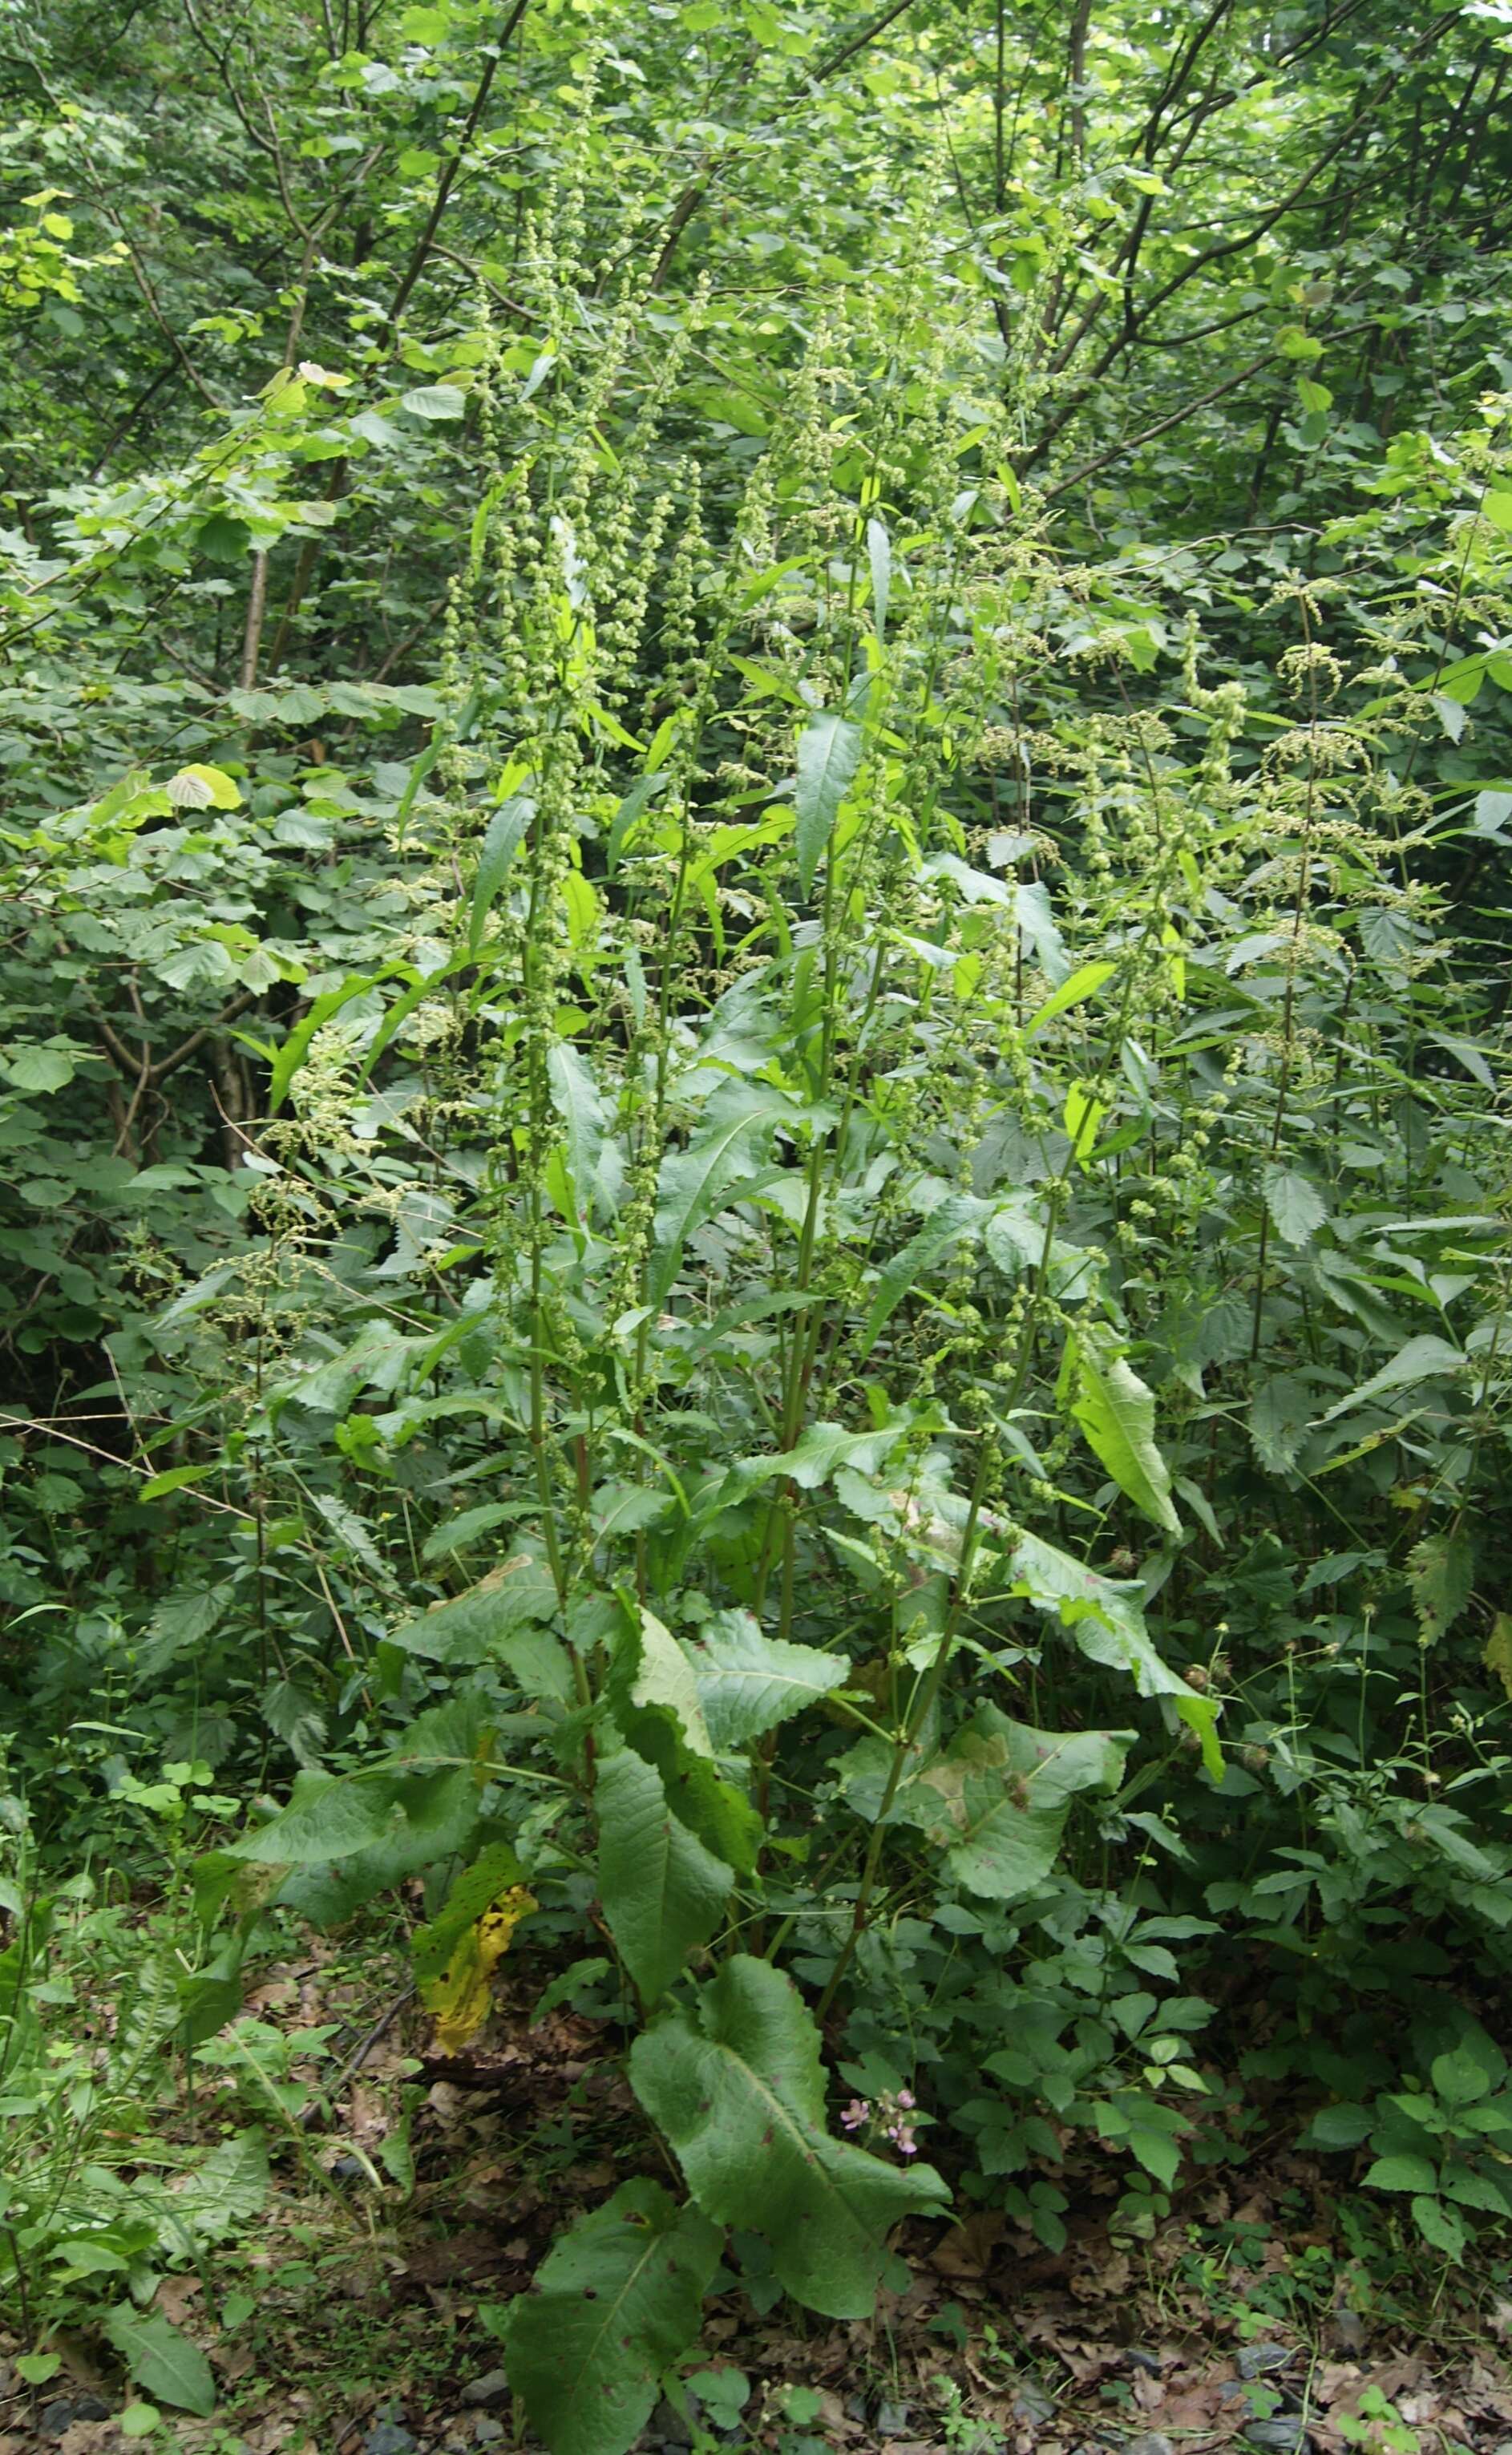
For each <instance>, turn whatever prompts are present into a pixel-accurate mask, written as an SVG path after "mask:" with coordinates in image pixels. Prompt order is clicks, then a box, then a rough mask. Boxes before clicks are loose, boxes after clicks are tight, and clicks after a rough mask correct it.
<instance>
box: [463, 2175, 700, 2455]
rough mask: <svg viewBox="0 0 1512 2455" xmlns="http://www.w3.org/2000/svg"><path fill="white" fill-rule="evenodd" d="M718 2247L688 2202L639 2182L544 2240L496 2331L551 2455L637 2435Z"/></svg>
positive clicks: (678, 2352) (599, 2453) (676, 2355)
mask: <svg viewBox="0 0 1512 2455" xmlns="http://www.w3.org/2000/svg"><path fill="white" fill-rule="evenodd" d="M719 2248H720V2236H719V2231H718V2228H717V2226H716V2225H712V2224H711V2223H710V2222H709V2221H708V2219H707V2218H706V2217H703V2216H700V2214H699V2213H698V2210H697V2209H696V2208H688V2207H682V2208H679V2207H678V2206H677V2204H676V2202H675V2201H674V2200H672V2199H671V2198H669V2196H668V2194H667V2193H666V2192H665V2191H664V2190H663V2189H662V2187H661V2185H660V2183H659V2182H651V2181H632V2182H622V2183H621V2184H620V2186H619V2188H618V2190H617V2191H616V2192H615V2195H614V2198H613V2199H611V2200H606V2201H605V2202H604V2204H603V2206H602V2207H601V2208H595V2209H594V2210H593V2212H592V2214H591V2215H589V2216H585V2217H579V2218H578V2220H577V2222H576V2223H575V2225H574V2226H573V2228H572V2230H571V2231H570V2232H569V2233H566V2234H564V2235H563V2236H562V2237H561V2239H560V2241H558V2242H555V2243H554V2245H553V2247H552V2250H551V2253H550V2255H549V2256H548V2257H547V2258H546V2259H545V2260H544V2261H543V2262H542V2263H541V2265H540V2267H539V2268H538V2269H537V2270H536V2273H535V2279H534V2284H533V2286H532V2289H531V2291H530V2292H529V2293H522V2294H520V2295H519V2296H518V2297H517V2299H516V2300H515V2301H514V2302H512V2303H510V2305H509V2308H508V2311H507V2313H506V2314H505V2315H504V2317H503V2322H502V2325H500V2326H498V2332H499V2333H500V2334H502V2336H503V2339H504V2361H505V2366H506V2368H507V2370H508V2372H509V2382H510V2384H511V2386H512V2387H513V2388H514V2392H515V2394H516V2395H517V2396H518V2397H519V2399H520V2402H521V2403H522V2404H524V2406H525V2410H526V2413H527V2415H528V2417H529V2420H530V2423H531V2426H532V2428H533V2429H536V2430H538V2431H539V2433H540V2435H541V2437H542V2438H543V2439H544V2440H545V2441H546V2444H547V2445H548V2446H549V2447H550V2448H551V2450H552V2455H624V2450H625V2448H626V2447H627V2446H629V2445H632V2444H633V2442H634V2441H635V2439H636V2438H638V2437H639V2435H640V2432H641V2430H642V2429H643V2428H644V2427H645V2425H646V2423H647V2421H648V2420H649V2419H650V2417H651V2410H652V2406H653V2405H654V2404H655V2401H656V2390H657V2383H658V2381H659V2379H660V2377H661V2374H662V2372H663V2371H664V2370H667V2369H670V2368H671V2367H672V2365H673V2364H674V2363H675V2362H677V2361H679V2360H680V2359H681V2357H682V2355H683V2354H684V2353H685V2352H686V2351H687V2349H688V2346H689V2345H690V2344H691V2343H693V2341H694V2338H695V2337H696V2334H697V2332H698V2317H699V2312H700V2309H701V2307H702V2304H703V2297H704V2295H705V2294H706V2293H707V2292H708V2290H709V2287H710V2284H711V2283H713V2281H714V2272H715V2269H716V2266H717V2264H718V2261H719ZM485 2318H486V2320H487V2321H489V2322H494V2314H493V2313H492V2312H487V2313H485ZM494 2323H495V2324H496V2322H494Z"/></svg>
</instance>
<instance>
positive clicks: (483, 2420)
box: [473, 2412, 504, 2446]
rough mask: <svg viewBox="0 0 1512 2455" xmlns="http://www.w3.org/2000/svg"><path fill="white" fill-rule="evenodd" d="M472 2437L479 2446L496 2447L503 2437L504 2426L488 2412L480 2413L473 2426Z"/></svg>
mask: <svg viewBox="0 0 1512 2455" xmlns="http://www.w3.org/2000/svg"><path fill="white" fill-rule="evenodd" d="M473 2435H474V2438H475V2439H476V2440H477V2443H478V2445H480V2446H494V2445H496V2444H497V2443H498V2441H499V2439H501V2438H502V2437H503V2435H504V2424H503V2423H502V2421H495V2420H494V2416H493V2414H492V2413H490V2412H480V2413H479V2414H478V2417H477V2419H476V2420H475V2421H474V2424H473Z"/></svg>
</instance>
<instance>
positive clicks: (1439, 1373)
mask: <svg viewBox="0 0 1512 2455" xmlns="http://www.w3.org/2000/svg"><path fill="white" fill-rule="evenodd" d="M1466 1361H1467V1359H1466V1357H1465V1356H1463V1355H1462V1353H1461V1351H1460V1349H1458V1348H1457V1347H1451V1346H1450V1344H1449V1342H1448V1340H1447V1339H1446V1338H1440V1337H1438V1336H1437V1334H1436V1333H1435V1332H1433V1331H1431V1330H1429V1331H1425V1332H1424V1333H1423V1334H1422V1336H1421V1337H1419V1338H1409V1339H1408V1341H1407V1344H1406V1346H1405V1347H1403V1348H1401V1349H1400V1350H1399V1352H1398V1353H1397V1354H1396V1355H1394V1356H1393V1357H1392V1359H1391V1361H1390V1363H1389V1364H1383V1365H1382V1366H1381V1370H1380V1371H1379V1372H1373V1373H1372V1374H1371V1376H1370V1378H1369V1380H1368V1381H1362V1382H1361V1385H1360V1387H1359V1389H1358V1390H1351V1391H1350V1392H1349V1395H1348V1397H1347V1398H1341V1399H1340V1400H1339V1401H1338V1403H1337V1405H1335V1406H1332V1407H1330V1408H1329V1410H1328V1411H1327V1413H1326V1414H1323V1415H1320V1416H1319V1417H1318V1419H1317V1420H1318V1422H1319V1423H1320V1424H1331V1423H1333V1422H1335V1421H1336V1420H1337V1418H1338V1417H1339V1416H1341V1415H1346V1414H1348V1413H1349V1412H1350V1411H1351V1410H1352V1409H1354V1408H1356V1407H1368V1406H1370V1405H1371V1404H1372V1403H1373V1402H1374V1401H1375V1400H1376V1399H1377V1398H1383V1397H1385V1396H1386V1395H1387V1394H1388V1393H1389V1392H1390V1391H1391V1390H1415V1389H1417V1388H1419V1387H1420V1386H1421V1384H1422V1383H1424V1382H1427V1381H1432V1380H1435V1379H1441V1378H1442V1377H1443V1376H1444V1375H1445V1374H1458V1373H1459V1372H1461V1371H1462V1370H1463V1368H1464V1365H1465V1363H1466Z"/></svg>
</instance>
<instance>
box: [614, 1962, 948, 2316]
mask: <svg viewBox="0 0 1512 2455" xmlns="http://www.w3.org/2000/svg"><path fill="white" fill-rule="evenodd" d="M819 2043H820V2041H819V2033H818V2030H817V2028H816V2025H815V2022H814V2019H813V2017H812V2015H811V2014H810V2013H809V2011H808V2009H807V2007H806V2006H805V2004H804V2003H803V2001H802V1999H801V1998H800V1996H799V1995H798V1992H797V1989H796V1987H795V1986H794V1984H793V1983H792V1981H791V1979H789V1978H785V1977H783V1975H782V1974H781V1972H780V1971H779V1970H776V1969H774V1968H773V1967H772V1966H771V1964H770V1962H768V1961H765V1960H757V1959H755V1958H752V1957H750V1956H749V1955H746V1954H739V1955H736V1957H735V1958H733V1959H730V1960H727V1961H726V1962H725V1964H724V1966H723V1967H722V1969H721V1970H720V1971H719V1974H718V1976H717V1977H716V1978H714V1979H713V1980H712V1982H711V1983H710V1984H709V1985H708V1986H706V1987H705V1988H704V1989H703V1990H702V1993H701V1995H700V1997H699V2000H698V2005H697V2009H696V2011H688V2010H686V2009H684V2008H682V2007H680V2006H679V2007H678V2008H677V2009H676V2010H675V2011H671V2012H667V2013H665V2014H663V2016H662V2017H661V2018H660V2019H657V2020H655V2021H654V2022H653V2024H652V2026H651V2027H650V2028H649V2029H647V2030H646V2031H645V2032H644V2033H643V2034H642V2035H641V2036H640V2037H639V2038H637V2039H636V2040H635V2046H634V2047H633V2048H632V2051H631V2058H630V2075H631V2081H632V2084H633V2086H634V2088H635V2095H636V2096H637V2097H638V2098H639V2100H640V2102H641V2104H642V2105H643V2106H644V2107H645V2109H646V2112H647V2113H648V2114H649V2115H650V2116H651V2118H652V2120H653V2121H654V2122H656V2123H659V2124H660V2126H661V2129H662V2130H663V2131H664V2132H665V2134H666V2136H667V2138H668V2139H669V2140H670V2141H671V2142H672V2144H673V2147H674V2148H675V2150H676V2153H677V2158H678V2161H679V2162H680V2164H681V2166H682V2170H683V2173H684V2174H685V2175H686V2177H687V2181H688V2187H689V2189H690V2190H691V2191H692V2193H693V2195H694V2197H695V2199H696V2201H697V2202H698V2204H699V2206H700V2207H701V2208H703V2209H705V2210H706V2211H707V2213H708V2214H709V2215H710V2216H712V2217H716V2218H717V2219H718V2220H719V2222H721V2223H726V2224H738V2225H739V2226H741V2227H742V2228H743V2229H744V2230H745V2231H747V2232H750V2233H758V2234H763V2235H765V2237H766V2239H767V2241H768V2242H770V2244H771V2247H772V2264H773V2270H774V2273H775V2274H776V2277H777V2279H778V2282H779V2283H782V2284H783V2285H785V2286H786V2288H787V2290H788V2291H789V2292H790V2293H792V2294H794V2295H795V2296H796V2299H797V2300H798V2301H800V2302H802V2303H806V2304H807V2306H808V2307H809V2308H810V2309H811V2310H820V2311H823V2312H824V2313H825V2315H826V2316H827V2317H830V2318H834V2319H860V2318H865V2317H866V2316H867V2315H868V2313H869V2312H870V2311H871V2309H872V2306H873V2303H874V2302H875V2300H876V2295H877V2286H878V2284H879V2283H881V2280H882V2274H883V2268H884V2265H885V2261H886V2242H887V2235H888V2232H889V2230H890V2228H891V2227H892V2226H893V2225H895V2224H897V2222H898V2221H899V2219H900V2218H902V2217H905V2216H920V2215H933V2214H937V2213H938V2212H939V2211H940V2209H941V2207H942V2204H943V2202H944V2201H946V2200H947V2198H948V2197H949V2194H948V2192H947V2190H946V2188H945V2185H944V2183H943V2182H942V2181H941V2180H940V2178H939V2176H938V2175H937V2173H935V2172H934V2170H933V2169H932V2168H931V2167H930V2166H927V2165H925V2166H914V2167H912V2168H911V2169H905V2170H900V2169H898V2168H897V2167H896V2166H893V2165H888V2164H884V2163H883V2161H882V2160H881V2159H880V2158H878V2157H871V2156H868V2155H867V2154H866V2152H865V2151H864V2150H862V2149H859V2148H853V2147H851V2146H849V2145H848V2144H846V2143H844V2142H842V2141H837V2140H832V2139H831V2137H830V2136H829V2133H828V2131H827V2130H826V2129H825V2087H824V2072H823V2067H822V2064H821V2062H820V2059H819Z"/></svg>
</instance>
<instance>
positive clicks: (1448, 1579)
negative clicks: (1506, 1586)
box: [1407, 1527, 1475, 1645]
mask: <svg viewBox="0 0 1512 2455" xmlns="http://www.w3.org/2000/svg"><path fill="white" fill-rule="evenodd" d="M1407 1581H1408V1583H1409V1585H1410V1586H1411V1588H1412V1601H1413V1608H1414V1610H1415V1611H1416V1613H1417V1614H1418V1626H1419V1628H1420V1629H1421V1632H1422V1635H1423V1638H1424V1641H1425V1642H1426V1643H1427V1644H1429V1645H1433V1644H1437V1642H1438V1640H1439V1638H1440V1637H1441V1636H1444V1635H1447V1633H1448V1632H1449V1630H1450V1629H1451V1628H1452V1627H1453V1626H1454V1624H1455V1622H1456V1620H1457V1619H1459V1617H1460V1615H1461V1613H1462V1612H1463V1610H1464V1608H1465V1606H1466V1604H1467V1603H1468V1602H1469V1600H1470V1596H1471V1594H1472V1593H1474V1591H1475V1546H1474V1544H1473V1543H1472V1541H1471V1539H1470V1535H1469V1533H1468V1532H1467V1531H1466V1530H1465V1529H1464V1528H1463V1527H1451V1528H1448V1529H1446V1530H1445V1531H1444V1532H1442V1533H1439V1534H1425V1535H1424V1536H1423V1537H1422V1540H1421V1542H1420V1543H1416V1544H1414V1546H1413V1548H1412V1551H1411V1552H1409V1554H1408V1556H1407Z"/></svg>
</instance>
